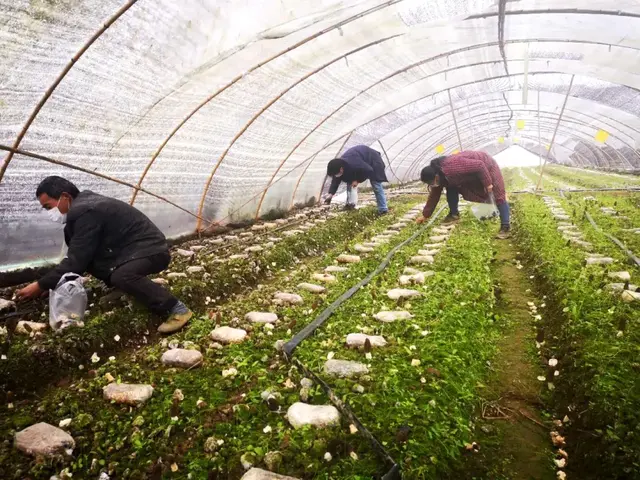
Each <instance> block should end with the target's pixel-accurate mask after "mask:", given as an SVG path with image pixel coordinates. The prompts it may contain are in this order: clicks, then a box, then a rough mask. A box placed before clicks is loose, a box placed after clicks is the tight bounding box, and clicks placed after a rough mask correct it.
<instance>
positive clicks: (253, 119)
mask: <svg viewBox="0 0 640 480" xmlns="http://www.w3.org/2000/svg"><path fill="white" fill-rule="evenodd" d="M399 36H400V35H392V36H389V37H385V38H381V39H378V40H376V41H373V42H370V43H367V44H365V45H361V46H360V47H358V48H355V49H353V50H350V51H349V52H347V53H344V54H342V55H340V56H339V57H335V58H333V59H331V60H330V61H329V62H327V63H325V64H323V65H321V66H319V67H316V68H315V69H313V70H311V71H310V72H307V73H306V74H305V75H303V76H302V77H300V78H299V79H298V80H296V81H295V82H293V83H291V84H290V85H289V86H287V88H285V89H284V90H283V91H282V92H280V93H279V94H278V95H276V96H275V97H274V98H272V99H271V100H269V102H267V104H266V105H264V106H263V107H262V108H261V109H260V110H258V112H256V113H255V114H254V115H253V116H252V117H251V118H250V119H249V121H248V122H247V123H246V124H245V125H244V126H243V127H242V128H241V129H240V130H239V131H238V132H237V133H236V134H235V135H234V137H233V138H232V139H231V142H230V143H229V145H228V146H227V148H226V149H225V150H224V151H223V152H222V155H220V158H218V161H217V162H216V163H215V166H214V167H213V170H212V171H211V174H210V175H209V177H208V178H207V181H206V182H205V185H204V189H203V191H202V196H201V198H200V205H199V207H198V215H202V210H203V209H204V204H205V200H206V198H207V193H208V192H209V187H210V186H211V182H212V181H213V177H214V175H215V174H216V172H217V171H218V168H219V167H220V165H222V162H223V161H224V159H225V158H226V156H227V155H228V153H229V151H230V150H231V149H232V148H233V146H234V145H235V144H236V142H237V141H238V140H239V139H240V137H242V135H244V133H245V132H246V131H247V130H248V129H249V127H251V125H253V124H254V123H255V122H256V121H257V120H258V119H259V118H260V117H261V116H262V114H263V113H264V112H266V111H267V110H268V109H269V108H270V107H271V106H272V105H273V104H275V103H276V102H277V101H278V100H280V99H281V98H282V97H284V96H285V95H286V94H287V93H289V92H290V91H291V90H293V89H294V88H295V87H297V86H298V85H300V84H302V83H303V82H304V81H305V80H307V79H309V78H311V77H312V76H313V75H315V74H316V73H319V72H321V71H322V70H324V69H326V68H328V67H330V66H331V65H333V64H334V63H336V62H339V61H340V60H342V59H343V58H347V57H348V56H349V55H353V54H355V53H358V52H360V51H363V50H366V49H367V48H369V47H372V46H375V45H378V44H380V43H384V42H386V41H387V40H390V39H392V38H397V37H399ZM279 171H280V169H279V168H278V169H277V170H276V171H275V173H274V174H273V175H272V177H271V179H270V180H269V183H271V182H272V181H273V179H274V178H275V176H276V175H277V174H278V172H279ZM265 195H266V193H265ZM132 200H133V199H132ZM263 201H264V196H263V197H262V198H261V199H260V202H259V204H258V212H259V211H260V208H261V207H262V202H263ZM132 203H133V201H132ZM257 216H258V215H256V218H257ZM200 226H201V225H200V223H198V225H197V226H196V230H200Z"/></svg>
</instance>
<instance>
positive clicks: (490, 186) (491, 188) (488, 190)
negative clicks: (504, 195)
mask: <svg viewBox="0 0 640 480" xmlns="http://www.w3.org/2000/svg"><path fill="white" fill-rule="evenodd" d="M491 192H493V185H489V186H488V187H487V193H491Z"/></svg>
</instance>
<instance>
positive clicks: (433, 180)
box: [420, 157, 447, 187]
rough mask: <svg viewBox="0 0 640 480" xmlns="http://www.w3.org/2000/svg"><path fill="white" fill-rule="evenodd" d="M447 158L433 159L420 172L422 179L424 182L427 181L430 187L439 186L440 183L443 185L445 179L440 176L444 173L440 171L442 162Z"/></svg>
mask: <svg viewBox="0 0 640 480" xmlns="http://www.w3.org/2000/svg"><path fill="white" fill-rule="evenodd" d="M446 158H447V157H438V158H434V159H433V160H431V164H430V165H428V166H426V167H424V168H423V169H422V171H421V172H420V180H422V182H423V183H426V184H427V185H429V186H430V187H437V186H439V185H442V180H443V179H442V178H440V176H441V174H442V173H441V171H440V164H441V163H442V161H443V160H445V159H446ZM436 167H438V168H436Z"/></svg>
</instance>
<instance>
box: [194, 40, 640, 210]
mask: <svg viewBox="0 0 640 480" xmlns="http://www.w3.org/2000/svg"><path fill="white" fill-rule="evenodd" d="M530 42H537V43H577V44H588V45H603V46H604V45H606V46H610V45H609V44H605V43H603V42H589V41H583V40H571V39H566V40H557V39H519V40H507V41H506V42H505V44H516V43H530ZM497 44H498V43H497V42H488V43H485V44H476V45H473V46H467V47H463V48H459V49H456V50H452V51H449V52H446V53H441V54H438V55H435V56H433V57H430V58H427V59H423V60H420V61H418V62H415V63H413V64H410V65H408V66H406V67H403V68H402V69H399V70H396V71H395V72H392V73H391V74H389V75H388V76H386V77H384V78H382V79H380V80H378V81H377V82H374V83H373V84H371V85H369V86H368V87H366V88H365V89H364V90H361V91H359V92H358V93H357V94H355V95H354V96H353V97H352V98H350V99H349V100H347V101H346V102H345V103H343V104H341V105H340V106H339V107H337V108H336V109H335V110H334V111H332V112H331V113H329V114H328V115H327V116H326V117H325V118H324V119H323V120H322V121H321V122H320V123H319V124H317V125H316V126H315V127H314V128H313V129H312V130H310V131H309V132H308V133H307V134H306V135H305V136H304V137H303V138H302V139H301V140H300V141H299V142H298V144H296V146H295V147H294V148H293V149H292V150H291V151H290V152H289V154H288V155H287V156H286V157H285V158H284V160H283V161H282V162H281V163H280V165H279V166H278V168H277V169H276V171H275V173H274V174H273V176H272V181H273V179H275V177H276V176H277V174H278V172H279V171H280V169H281V168H282V167H283V166H284V164H285V163H286V161H287V160H288V159H289V157H291V155H293V153H295V150H297V149H298V147H299V146H300V145H302V143H304V142H305V141H306V140H307V138H309V137H310V136H311V134H312V133H314V132H315V131H316V130H317V129H318V128H319V127H320V126H322V125H323V124H324V123H325V122H326V121H327V120H328V119H330V118H331V117H332V116H333V115H335V114H336V113H337V112H338V111H340V110H341V109H342V108H343V107H344V106H346V105H348V104H349V103H351V102H352V101H353V100H355V99H357V98H358V97H359V96H360V95H362V94H364V93H366V92H367V91H368V90H370V89H372V88H374V87H376V86H377V85H379V84H381V83H383V82H385V81H387V80H389V79H390V78H392V77H394V76H396V75H399V74H401V73H404V72H406V71H408V70H410V69H412V68H416V67H418V66H420V65H423V64H425V63H428V62H431V61H434V60H437V59H439V58H443V57H448V56H450V55H455V54H457V53H461V52H464V51H470V50H474V49H479V48H489V47H492V46H496V45H497ZM616 47H619V48H624V49H631V50H640V49H636V48H633V47H628V46H624V45H616ZM490 63H499V62H490ZM470 66H474V65H462V66H459V67H456V68H453V69H451V70H456V69H460V68H466V67H470ZM444 72H445V70H442V71H439V72H436V73H433V74H430V75H426V76H424V77H422V78H420V80H417V81H422V80H424V79H426V78H429V77H431V76H434V75H439V74H442V73H444ZM539 73H543V74H544V73H559V74H563V75H570V74H568V73H566V72H552V71H544V72H533V73H532V74H539ZM510 76H512V75H504V76H502V77H491V78H493V79H496V78H506V77H510ZM412 83H415V82H412ZM470 83H476V82H470ZM468 84H469V83H467V84H463V85H468ZM463 85H457V86H456V87H453V88H458V87H460V86H463ZM625 86H626V87H627V88H631V89H633V90H637V89H635V88H633V87H630V86H628V85H625ZM405 88H406V87H405ZM437 93H440V92H437ZM423 98H426V97H423ZM416 101H417V100H416ZM413 102H414V101H412V102H409V103H413ZM406 105H408V104H405V105H403V106H406ZM399 108H402V107H398V108H396V109H394V110H397V109H399ZM392 111H393V110H392ZM387 113H390V112H387ZM379 118H381V117H377V118H376V119H373V120H370V122H372V121H375V120H377V119H379ZM367 123H369V122H367ZM360 126H362V125H359V126H358V127H356V128H359V127H360ZM326 145H327V144H325V145H324V146H323V147H322V149H324V148H326ZM322 149H321V150H322ZM269 186H270V184H267V186H266V190H265V192H264V195H263V197H262V198H261V201H260V205H261V204H262V202H263V201H264V197H265V196H266V193H267V191H268V188H269ZM205 196H206V192H204V194H203V197H205ZM259 213H260V209H258V212H257V214H256V218H257V217H258V216H259Z"/></svg>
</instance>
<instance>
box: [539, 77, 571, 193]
mask: <svg viewBox="0 0 640 480" xmlns="http://www.w3.org/2000/svg"><path fill="white" fill-rule="evenodd" d="M574 78H575V75H571V81H569V88H567V95H566V96H565V97H564V102H563V103H562V109H561V110H560V115H558V122H557V123H556V128H555V129H554V130H553V136H552V137H551V143H549V150H547V154H546V156H545V158H544V163H543V164H542V167H540V177H539V178H538V184H537V185H536V190H539V189H540V183H541V182H542V174H543V173H544V168H545V167H546V166H547V161H548V160H549V155H551V148H552V147H553V144H554V142H555V141H556V134H557V133H558V128H559V127H560V122H561V121H562V114H563V113H564V109H565V108H566V106H567V102H568V101H569V94H570V93H571V87H573V79H574ZM538 123H540V121H538Z"/></svg>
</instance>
